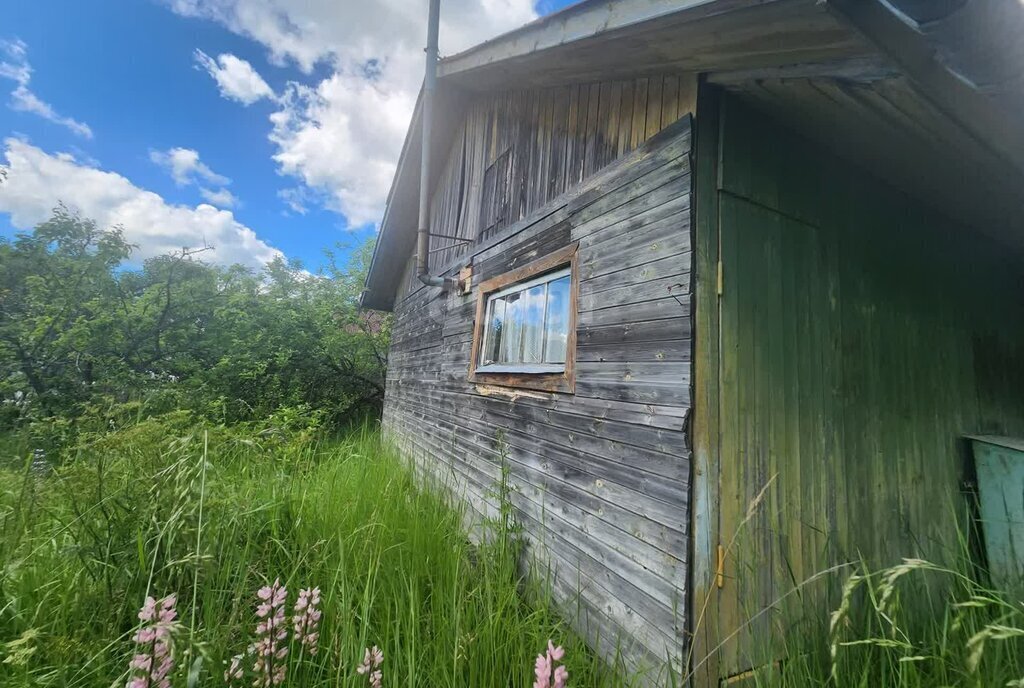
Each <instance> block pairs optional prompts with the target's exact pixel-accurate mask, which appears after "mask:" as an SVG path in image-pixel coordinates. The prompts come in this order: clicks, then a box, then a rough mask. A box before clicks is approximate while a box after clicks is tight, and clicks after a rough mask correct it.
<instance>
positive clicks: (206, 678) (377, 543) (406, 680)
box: [0, 419, 623, 688]
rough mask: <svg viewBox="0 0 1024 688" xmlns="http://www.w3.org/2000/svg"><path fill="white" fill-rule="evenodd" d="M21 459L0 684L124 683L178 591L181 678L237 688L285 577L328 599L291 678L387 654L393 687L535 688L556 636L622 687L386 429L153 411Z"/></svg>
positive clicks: (6, 546)
mask: <svg viewBox="0 0 1024 688" xmlns="http://www.w3.org/2000/svg"><path fill="white" fill-rule="evenodd" d="M8 446H9V447H16V446H18V443H17V442H8ZM23 450H24V447H21V448H20V449H19V451H18V454H16V455H12V454H8V455H7V456H6V457H4V458H5V460H6V463H5V464H2V467H0V562H2V563H0V565H2V569H0V685H3V686H29V685H31V686H69V687H73V686H102V687H104V688H105V687H106V686H111V685H114V684H121V685H123V682H124V681H125V679H126V676H127V666H128V660H129V658H130V653H131V642H130V638H131V635H132V632H133V629H134V627H135V625H136V624H137V619H136V612H137V610H138V608H139V606H140V605H141V604H142V602H143V600H144V598H145V597H146V596H147V595H153V596H156V597H160V596H163V595H167V594H171V593H176V594H177V596H178V600H179V602H178V609H179V613H180V618H181V620H182V621H183V626H184V633H183V639H182V640H181V641H180V642H179V643H178V652H179V657H178V659H179V662H178V666H179V669H178V672H179V673H178V675H177V676H176V677H175V685H176V686H177V685H180V686H185V685H186V683H189V685H221V684H223V680H222V674H223V671H224V668H225V662H226V661H228V660H229V659H230V657H232V656H233V655H235V654H237V653H239V652H242V651H244V649H245V647H246V645H247V643H248V641H249V638H250V631H251V628H252V626H253V623H254V614H253V611H254V605H255V596H254V593H255V591H256V589H257V588H258V587H260V586H262V585H265V584H267V583H268V582H271V581H273V580H274V579H275V578H278V577H280V579H281V581H282V583H284V584H285V585H287V586H288V587H289V589H291V590H293V595H294V592H297V591H298V589H299V587H306V586H319V587H320V588H321V589H322V590H323V620H322V626H321V640H320V646H321V651H320V652H319V653H318V654H317V655H316V656H315V657H311V656H309V655H308V653H307V654H304V655H303V658H302V661H301V662H300V663H296V664H294V665H293V666H292V667H291V668H290V669H289V678H288V682H287V685H297V686H356V685H365V680H366V679H365V677H361V676H359V675H358V674H356V672H355V668H356V667H357V666H358V665H359V663H360V662H361V660H362V658H363V653H364V648H366V647H368V646H371V645H378V646H380V647H381V649H382V650H383V651H384V655H385V663H384V671H385V685H387V686H409V687H410V688H411V687H414V686H423V687H427V686H429V687H431V688H442V687H445V686H474V687H480V688H482V687H485V686H528V685H531V683H532V680H533V673H532V667H533V658H534V657H535V656H536V655H537V654H538V653H539V652H541V651H542V650H543V649H545V648H546V645H547V641H548V639H549V638H551V639H554V640H555V642H556V644H562V645H564V646H565V647H566V659H565V664H566V666H567V668H568V670H569V674H570V677H571V679H570V680H571V685H575V686H615V685H622V683H623V681H622V680H621V679H620V678H618V677H616V676H614V675H613V674H611V673H610V672H609V671H608V670H607V669H606V668H605V667H604V665H603V664H602V663H601V662H600V661H598V660H597V659H596V658H594V656H593V655H592V654H591V653H590V652H588V651H587V649H586V647H585V646H584V645H583V643H582V642H581V641H580V640H579V639H578V638H577V637H576V636H574V635H573V633H572V632H571V631H570V630H569V628H568V627H567V626H566V625H565V624H564V623H562V622H561V621H560V620H559V619H558V617H557V616H556V615H555V614H554V613H553V612H552V611H551V610H550V609H549V608H548V607H547V605H546V604H544V603H543V602H542V601H543V599H544V596H543V594H542V591H540V592H538V591H537V590H534V591H533V593H536V594H531V595H530V599H531V600H532V602H531V603H530V604H527V603H525V602H524V597H523V594H522V593H523V589H522V587H523V585H524V582H523V581H522V580H521V579H520V578H519V577H518V575H517V573H516V568H515V564H514V558H513V557H509V556H507V555H506V554H504V553H503V552H501V551H499V552H493V551H491V549H492V548H493V547H507V538H502V537H498V538H495V539H494V542H495V543H497V544H494V545H488V544H484V545H479V546H474V545H472V544H470V543H469V542H468V541H467V539H466V537H465V533H464V530H463V528H462V523H463V521H462V514H461V513H459V512H458V510H457V509H455V508H453V507H452V506H451V505H450V504H448V503H446V501H445V500H444V499H443V498H442V497H441V496H439V495H438V494H435V493H433V492H431V491H429V490H423V489H419V488H418V487H417V482H416V481H415V480H414V478H413V477H412V472H411V471H410V469H409V467H408V466H406V465H405V464H404V463H403V462H402V461H401V460H400V459H399V458H398V457H396V456H395V455H393V454H392V453H391V452H390V451H389V450H388V449H387V448H386V447H385V446H384V445H383V444H382V443H381V442H380V440H379V437H378V435H377V434H376V433H374V432H372V431H371V430H368V429H364V430H361V431H358V432H354V433H352V434H351V435H350V436H348V437H346V438H344V439H341V440H333V441H322V440H318V439H315V438H314V437H312V436H308V435H306V436H301V437H299V438H287V439H284V438H280V437H276V436H274V435H265V434H264V435H261V434H259V433H245V432H238V431H233V430H227V429H224V428H211V429H207V430H202V429H195V428H192V427H190V426H189V425H188V424H187V423H186V422H185V421H183V420H181V419H179V421H174V422H169V421H167V420H151V421H144V422H142V423H139V424H137V425H135V426H133V427H131V428H129V429H127V430H123V431H120V432H116V433H112V434H108V435H102V436H96V437H95V438H94V439H93V440H91V441H90V442H88V443H85V444H83V445H82V446H80V447H79V448H78V449H77V450H76V451H75V452H73V453H72V454H71V455H70V456H67V457H66V458H65V459H64V460H63V461H62V463H61V465H58V466H56V467H55V468H41V467H40V465H39V462H38V461H37V462H36V464H35V465H33V463H32V461H31V460H30V457H29V458H26V453H25V452H24V451H23ZM537 600H541V602H537ZM190 670H191V673H192V681H191V682H189V677H188V675H187V674H188V673H189V672H190Z"/></svg>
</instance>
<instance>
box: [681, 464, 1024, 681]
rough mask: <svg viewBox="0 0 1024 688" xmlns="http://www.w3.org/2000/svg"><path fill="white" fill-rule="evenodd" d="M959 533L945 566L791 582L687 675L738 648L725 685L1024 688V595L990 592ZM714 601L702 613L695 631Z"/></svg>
mask: <svg viewBox="0 0 1024 688" xmlns="http://www.w3.org/2000/svg"><path fill="white" fill-rule="evenodd" d="M773 481H774V478H773V479H772V480H770V481H769V482H768V484H766V485H765V487H764V488H763V489H762V490H761V491H760V493H759V494H758V495H757V496H756V497H755V498H754V499H753V500H752V501H751V502H750V504H749V505H748V508H747V512H746V515H745V518H744V519H743V520H742V521H741V522H740V524H739V526H738V527H737V532H736V533H734V534H733V535H732V537H731V539H730V540H729V542H728V546H727V548H726V551H727V552H728V553H729V554H730V555H731V556H734V557H736V556H737V554H735V553H734V552H733V550H734V548H735V549H738V547H737V545H736V543H737V542H739V537H738V536H739V534H740V532H741V531H742V530H743V529H745V528H747V527H749V524H750V522H751V521H752V519H753V517H754V515H755V514H756V512H757V511H758V510H759V509H762V508H765V503H766V501H767V499H766V494H767V490H768V487H769V486H770V485H771V483H772V482H773ZM955 535H958V537H957V538H956V540H955V542H953V543H951V546H950V547H949V548H948V551H947V553H946V559H947V563H946V564H944V565H940V564H937V563H934V562H930V561H926V560H923V559H917V558H907V559H904V560H903V561H902V562H900V563H898V564H895V565H892V566H888V567H874V568H873V567H872V566H871V565H870V564H868V563H867V562H865V561H848V562H840V563H837V564H834V565H832V566H830V567H828V568H825V569H822V570H821V571H820V572H819V573H817V574H814V575H812V576H810V577H808V578H806V579H804V580H802V581H797V582H794V583H793V585H792V586H791V587H789V588H788V589H784V590H782V591H780V592H779V594H778V597H776V598H775V599H774V600H773V601H772V602H771V603H770V604H768V605H767V606H765V607H764V608H762V609H753V610H750V609H748V610H746V611H745V620H744V621H741V622H740V623H739V624H738V628H730V629H725V630H724V631H723V635H724V637H722V638H721V639H720V644H719V645H718V646H717V647H715V648H712V649H711V652H709V654H708V655H707V656H704V657H699V658H698V657H693V656H691V658H690V660H689V665H690V667H691V673H690V677H693V676H695V675H697V673H698V670H699V669H700V668H701V667H702V665H704V664H705V663H707V662H709V661H710V660H711V659H712V657H713V656H714V653H715V652H717V651H718V650H719V649H721V648H723V647H725V645H726V644H727V643H730V642H735V641H736V639H737V638H742V641H740V652H739V654H740V657H739V658H738V661H739V662H741V663H743V664H744V665H745V666H746V667H749V669H748V670H746V671H743V672H741V673H740V674H737V675H736V676H732V677H729V678H728V680H727V684H728V685H734V686H737V687H738V688H754V687H755V686H756V687H761V686H764V687H771V688H944V687H950V688H951V687H953V686H956V687H962V688H1024V587H1021V588H1017V589H1013V590H1000V589H996V588H995V587H993V586H992V585H991V584H990V583H989V580H988V575H987V572H986V571H985V570H984V568H983V567H982V566H981V565H980V563H979V557H978V552H977V544H976V543H975V542H974V539H976V538H977V537H979V535H980V534H979V533H978V532H977V529H976V528H972V527H970V526H967V525H963V524H961V527H960V529H959V530H958V531H957V533H955ZM739 554H740V555H742V554H743V553H739ZM745 564H746V566H747V568H746V569H745V570H749V571H757V569H758V567H760V566H763V565H764V563H763V562H758V561H752V562H745ZM1021 584H1022V585H1024V581H1021ZM711 594H714V593H713V592H712V593H711ZM710 600H711V598H710V596H709V597H708V598H707V599H705V600H704V601H703V605H702V606H701V607H699V608H698V609H697V610H695V611H696V614H695V617H694V618H695V624H696V627H697V628H698V629H700V628H701V624H702V623H704V622H705V621H706V618H707V617H706V610H707V609H708V607H709V603H710ZM755 628H756V629H759V630H762V631H765V632H763V633H761V634H758V633H756V632H751V629H755Z"/></svg>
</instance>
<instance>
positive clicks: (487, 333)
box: [480, 269, 570, 366]
mask: <svg viewBox="0 0 1024 688" xmlns="http://www.w3.org/2000/svg"><path fill="white" fill-rule="evenodd" d="M569 287H570V276H569V271H568V269H565V270H559V271H557V272H553V273H550V274H548V275H545V276H542V277H539V278H536V279H532V280H529V281H528V282H524V283H523V284H520V285H515V286H513V287H509V288H507V289H503V290H501V291H499V292H497V293H495V294H493V295H491V296H490V297H488V300H487V307H486V311H485V321H484V322H485V328H484V341H483V346H482V348H481V355H480V365H481V366H517V365H521V366H530V365H564V364H565V358H566V347H567V345H568V340H569Z"/></svg>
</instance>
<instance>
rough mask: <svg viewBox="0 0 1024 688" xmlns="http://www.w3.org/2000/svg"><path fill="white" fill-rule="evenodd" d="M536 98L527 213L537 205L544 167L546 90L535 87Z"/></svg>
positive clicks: (531, 135)
mask: <svg viewBox="0 0 1024 688" xmlns="http://www.w3.org/2000/svg"><path fill="white" fill-rule="evenodd" d="M531 95H532V96H533V98H534V102H533V108H532V115H531V118H530V119H531V126H532V129H531V131H530V169H529V172H527V182H528V183H529V185H530V192H529V195H528V196H527V198H526V214H529V213H530V211H532V210H533V209H534V208H536V207H537V205H538V203H537V199H538V198H539V196H540V192H539V186H540V182H541V180H540V176H541V170H542V169H543V168H544V116H545V111H546V107H545V101H546V91H545V90H543V89H534V90H533V91H532V92H531Z"/></svg>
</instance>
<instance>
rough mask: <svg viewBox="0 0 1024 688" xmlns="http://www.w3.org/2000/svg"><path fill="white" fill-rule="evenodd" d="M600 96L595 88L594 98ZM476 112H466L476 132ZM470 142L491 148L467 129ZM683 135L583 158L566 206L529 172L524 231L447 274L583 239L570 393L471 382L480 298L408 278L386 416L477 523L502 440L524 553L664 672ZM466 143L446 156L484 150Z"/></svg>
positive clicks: (677, 480)
mask: <svg viewBox="0 0 1024 688" xmlns="http://www.w3.org/2000/svg"><path fill="white" fill-rule="evenodd" d="M602 88H604V87H603V86H598V87H595V88H594V89H593V91H592V92H594V93H596V94H598V95H597V97H598V98H600V93H601V91H602ZM579 92H582V89H576V90H572V89H570V90H568V91H566V92H565V93H579ZM588 92H590V90H589V89H588ZM619 95H620V96H621V92H619ZM510 97H512V98H516V97H518V96H510ZM544 98H547V96H545V97H544ZM551 102H553V101H551V100H549V99H542V100H539V101H537V103H536V107H537V108H539V107H540V104H541V103H551ZM567 102H568V101H567ZM647 102H651V101H650V98H649V97H648V99H647ZM532 107H534V106H532V105H531V108H532ZM577 107H578V106H577ZM529 109H530V108H527V110H529ZM487 111H488V110H487V108H486V107H483V108H480V109H474V110H473V111H472V112H471V113H470V117H469V120H470V121H472V122H477V121H478V118H479V117H480V116H482V114H483V113H485V112H487ZM517 111H518V112H522V111H523V110H517ZM588 111H589V109H588ZM503 116H504V115H503ZM530 121H533V120H530ZM623 121H625V120H623ZM663 124H664V123H663V122H660V120H659V124H658V125H657V126H658V127H659V128H660V127H661V126H662V125H663ZM470 129H471V131H474V132H476V134H474V137H484V138H486V137H485V136H484V133H483V130H482V129H480V128H477V125H476V124H474V125H472V127H471V128H470ZM510 129H511V130H519V129H518V127H515V126H512V127H510ZM689 130H690V120H689V118H684V119H683V120H681V121H679V122H677V123H676V124H675V125H673V126H671V127H669V128H668V129H666V130H665V131H663V132H662V133H661V134H660V135H659V136H656V137H655V138H654V139H650V140H647V141H646V142H645V143H644V142H642V138H646V137H647V131H648V130H647V129H644V130H643V131H644V135H643V137H640V135H639V133H638V134H637V137H638V138H637V139H636V140H633V139H630V143H629V145H628V146H625V145H623V147H622V149H621V151H623V152H624V151H625V150H627V148H635V150H633V152H632V153H628V154H626V155H625V156H624V157H622V158H620V159H619V160H618V161H616V162H612V163H611V164H606V163H608V162H610V160H608V159H605V158H601V160H602V162H601V164H600V165H598V164H597V163H592V164H593V167H594V168H596V167H599V166H600V167H603V169H602V170H601V171H600V172H596V173H594V174H591V176H589V178H587V179H586V180H585V181H583V182H582V183H580V184H577V185H576V186H574V187H573V186H571V183H570V181H568V180H566V179H565V178H564V177H563V178H562V181H560V182H558V187H559V188H561V189H566V188H569V190H568V191H566V192H564V193H562V194H561V195H556V194H554V192H553V191H550V190H549V189H548V188H547V187H545V189H544V190H543V192H542V191H539V190H533V189H534V186H533V182H534V177H533V176H531V175H526V176H525V177H523V178H522V179H521V181H517V182H516V183H515V184H514V185H513V186H512V188H513V190H514V191H515V190H516V189H519V190H520V191H518V192H517V197H519V198H527V199H530V200H528V202H526V201H524V204H523V205H522V206H521V207H519V208H518V210H517V214H519V215H525V216H526V219H523V220H520V221H518V222H513V223H511V224H509V225H508V226H507V227H505V228H503V229H500V230H497V231H495V232H494V233H492V234H491V235H490V236H489V238H485V239H482V240H481V241H480V242H478V243H475V244H473V245H472V248H467V249H465V250H463V253H464V254H465V255H464V257H463V259H460V260H459V261H456V262H453V263H452V265H451V266H450V270H449V271H448V274H454V272H455V271H456V270H457V268H458V267H459V266H461V265H462V264H463V263H464V262H471V263H472V264H473V283H474V284H479V283H480V282H481V281H483V280H486V279H488V278H490V277H494V276H496V275H499V274H502V273H504V272H507V271H509V270H511V269H514V268H516V267H519V266H521V265H524V264H526V263H529V262H531V261H532V260H535V259H537V258H538V257H540V256H543V255H544V254H546V253H548V252H550V251H553V250H556V249H558V248H561V247H564V246H566V245H569V244H570V243H572V242H579V249H578V251H579V252H578V261H579V271H580V284H579V309H578V319H577V340H578V347H577V354H576V385H575V394H551V393H540V392H529V391H522V390H518V391H517V390H511V389H504V390H502V389H500V388H494V387H486V386H475V385H473V384H470V383H469V382H468V381H467V374H468V367H469V352H470V346H471V339H472V334H473V326H474V323H473V318H474V308H475V300H476V296H477V292H476V290H475V289H474V291H473V292H472V293H471V294H469V295H467V296H458V295H455V294H454V293H448V294H442V293H441V291H440V290H438V289H433V288H423V287H417V286H416V285H418V282H413V281H410V282H409V284H411V285H412V287H411V288H410V293H408V294H405V295H403V294H404V291H400V292H399V298H398V299H397V301H396V307H395V324H394V331H393V336H392V346H391V353H390V359H389V366H388V377H387V393H386V398H385V408H384V428H385V432H386V433H387V435H388V436H389V437H390V438H392V439H393V440H394V441H395V442H396V443H397V444H398V445H399V446H400V447H401V448H402V449H403V450H404V452H405V453H407V454H408V455H409V456H411V457H414V458H415V459H417V460H418V462H419V465H420V466H421V467H423V468H425V469H427V470H429V471H430V472H431V473H433V474H434V475H436V476H438V477H439V478H440V479H441V480H442V481H443V482H445V483H447V484H449V485H450V486H451V488H452V489H453V490H454V491H455V492H456V493H457V494H460V495H462V496H463V497H464V498H465V501H466V503H467V504H469V505H470V506H471V507H472V510H473V511H474V512H475V514H476V515H477V516H478V517H479V516H481V515H484V514H487V513H493V510H494V508H495V504H494V502H493V498H492V497H490V496H488V495H489V492H490V490H491V488H492V486H493V484H494V483H495V481H496V480H497V479H498V477H499V472H500V469H499V453H498V451H497V447H498V438H499V436H503V437H504V442H505V443H506V444H507V450H508V459H509V466H510V468H511V471H512V482H513V483H514V486H515V491H514V493H513V502H514V505H515V507H516V512H517V519H518V521H519V523H520V524H521V525H522V526H523V527H524V529H525V535H526V536H527V537H528V539H529V542H530V543H531V544H530V554H531V555H535V556H537V557H538V558H539V560H540V561H541V562H546V563H548V564H550V566H551V576H552V579H551V583H552V587H553V592H554V594H555V596H556V599H557V600H559V601H560V602H561V603H562V604H563V609H564V610H565V611H566V612H567V614H568V615H569V617H570V618H572V619H573V620H574V623H575V624H576V625H577V627H578V628H579V629H580V630H581V631H582V632H583V633H585V634H586V635H587V637H589V638H590V639H591V640H592V641H593V642H594V643H595V644H596V645H599V647H600V649H601V651H602V652H603V653H605V654H606V655H607V656H609V657H612V656H614V655H615V654H616V651H617V649H618V651H619V652H621V655H622V657H623V658H624V659H626V660H627V661H628V662H630V663H631V664H634V665H637V666H651V667H657V668H658V669H659V670H664V667H665V663H666V660H671V662H672V664H674V665H675V667H676V670H678V669H679V664H680V662H681V661H682V653H683V650H684V646H685V642H686V641H685V636H684V630H685V592H686V582H687V567H686V561H687V550H688V541H687V533H688V531H687V523H688V519H689V516H688V502H687V500H688V496H687V491H688V476H689V449H688V447H687V440H686V434H685V425H686V422H687V415H688V410H689V406H690V394H691V393H690V348H691V347H690V301H689V292H690V287H689V284H690V222H689V218H690V213H689V207H690V159H689V154H690V134H689ZM531 131H532V130H531ZM630 131H631V132H632V130H630ZM632 136H633V134H632V133H630V137H632ZM472 140H473V141H475V143H471V144H468V145H467V144H464V143H463V144H457V147H458V146H462V145H467V147H468V148H470V149H476V147H478V146H481V145H483V144H482V143H480V142H479V141H478V140H477V139H476V138H473V139H472ZM488 140H489V139H488ZM580 140H582V139H580ZM493 150H497V148H496V147H493ZM619 152H620V149H619V148H616V149H615V152H614V155H618V153H619ZM520 153H523V151H520ZM602 155H606V156H609V158H610V157H614V155H613V153H612V152H611V151H610V150H609V151H608V152H606V153H603V154H602ZM569 157H570V159H579V160H583V161H584V162H583V164H584V171H583V172H580V173H579V175H586V174H587V171H588V170H587V168H586V159H587V158H586V157H585V156H582V157H579V156H569ZM455 158H458V159H461V156H460V155H456V156H455ZM479 159H480V160H482V158H479ZM523 159H524V160H525V159H528V158H523ZM555 168H558V169H564V168H561V167H559V166H558V165H551V166H549V169H555ZM517 179H519V177H517ZM572 179H573V181H576V180H577V177H573V178H572ZM464 193H465V194H466V198H465V204H466V205H473V204H477V207H479V206H478V200H473V199H474V196H475V195H478V194H479V191H477V192H475V194H474V193H473V192H468V191H465V192H464ZM552 196H554V200H551V201H549V202H546V203H545V199H547V198H551V197H552ZM444 197H445V195H444V192H442V193H441V195H440V196H439V198H442V199H443V198H444ZM474 214H475V211H474V212H471V213H468V215H466V214H465V213H464V214H463V215H461V216H466V217H472V216H474ZM435 217H440V218H445V217H450V218H452V219H448V220H445V221H442V222H440V223H438V224H435V225H434V229H435V231H441V232H445V233H448V232H454V231H455V228H454V227H451V226H449V225H446V224H445V222H446V221H447V222H456V220H455V219H454V218H455V217H460V216H457V215H451V216H448V215H445V214H440V215H439V214H438V213H436V212H435ZM466 222H467V223H468V224H466V225H463V226H462V227H463V228H464V227H468V226H470V225H471V221H469V220H467V221H466ZM460 231H462V230H460ZM664 678H665V677H664V676H662V678H661V679H660V680H661V681H662V684H663V682H664Z"/></svg>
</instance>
